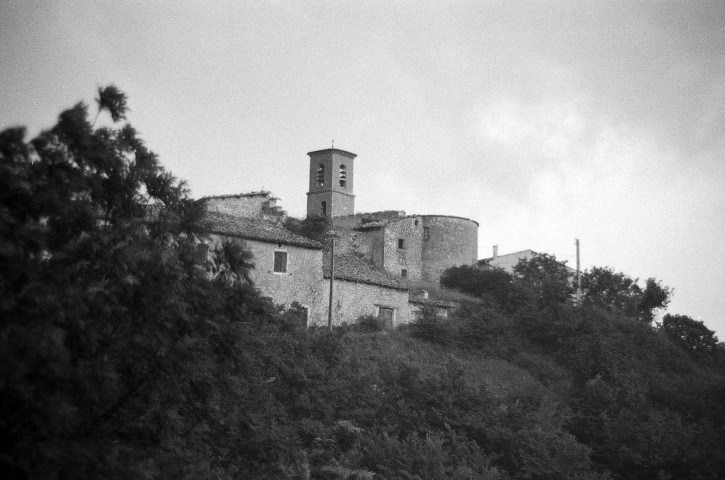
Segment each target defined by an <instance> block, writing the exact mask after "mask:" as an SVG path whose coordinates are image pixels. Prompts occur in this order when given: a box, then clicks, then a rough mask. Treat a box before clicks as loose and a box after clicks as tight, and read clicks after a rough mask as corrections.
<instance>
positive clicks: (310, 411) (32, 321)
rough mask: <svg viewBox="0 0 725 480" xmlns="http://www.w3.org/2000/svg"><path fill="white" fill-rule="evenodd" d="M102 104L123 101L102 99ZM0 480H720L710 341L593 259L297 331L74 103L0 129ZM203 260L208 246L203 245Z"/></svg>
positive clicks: (236, 262) (721, 369) (246, 265)
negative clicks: (40, 123)
mask: <svg viewBox="0 0 725 480" xmlns="http://www.w3.org/2000/svg"><path fill="white" fill-rule="evenodd" d="M98 102H99V112H101V111H104V110H108V112H109V113H110V114H111V117H112V118H113V119H114V120H116V119H120V118H123V114H124V112H125V110H126V107H125V104H126V98H125V95H123V94H122V93H121V92H119V91H118V90H117V89H115V88H112V87H109V88H105V89H100V90H99V99H98ZM0 155H1V157H0V205H1V206H2V211H1V212H0V213H1V214H0V267H1V268H0V318H2V322H0V476H2V477H3V478H18V479H41V478H42V479H46V478H51V479H65V478H80V479H84V478H88V479H91V478H109V479H114V478H118V479H126V478H215V479H218V478H244V479H249V478H288V479H310V478H315V479H317V478H322V479H373V478H380V479H448V478H454V479H481V478H483V479H500V480H504V479H522V480H523V479H542V480H543V479H551V480H558V479H608V478H616V479H679V478H688V479H713V480H715V479H720V478H724V477H725V456H724V455H723V452H725V351H724V349H723V345H722V344H721V343H717V339H716V338H715V337H714V335H713V332H711V331H709V330H708V329H707V328H705V327H704V325H703V324H702V323H701V322H696V321H694V320H692V319H690V318H689V317H686V316H682V315H668V316H665V317H664V318H663V321H662V323H661V325H657V324H654V323H652V318H653V312H655V311H656V310H657V309H658V308H661V307H662V306H663V305H666V303H667V300H668V296H669V290H668V289H667V287H664V286H662V285H660V284H659V282H657V281H656V280H654V279H648V280H647V282H646V285H645V287H644V288H641V287H639V286H638V285H637V283H636V282H633V281H631V280H632V279H629V277H627V276H626V275H624V274H618V273H616V272H612V271H611V269H606V268H602V269H598V270H593V271H592V272H589V273H588V274H587V276H586V277H585V280H586V282H585V284H586V292H585V295H584V297H583V300H582V302H581V303H580V304H578V305H574V304H573V302H572V296H571V293H572V292H571V284H570V281H569V274H568V273H567V272H566V271H563V270H561V268H560V267H561V264H560V263H558V262H556V259H554V258H553V257H548V256H542V257H539V258H538V259H536V260H532V261H530V262H528V263H527V262H525V263H522V264H520V265H519V266H517V267H516V269H515V273H514V275H510V274H507V273H505V272H503V271H497V270H490V271H481V270H478V269H474V268H471V267H457V268H454V269H451V270H448V271H447V272H446V274H444V276H443V281H442V283H443V285H444V287H446V288H448V289H457V290H460V291H462V292H464V294H465V295H464V294H460V295H457V296H456V298H457V299H459V300H461V301H463V300H464V299H466V298H470V297H471V296H472V297H474V298H475V299H476V301H475V302H462V305H461V307H460V308H459V309H458V310H457V312H456V313H455V314H453V315H451V317H450V318H447V319H443V318H438V317H436V316H435V314H433V313H432V312H429V311H424V313H423V315H422V316H421V318H419V319H418V321H417V322H416V323H413V324H411V325H408V326H404V327H401V328H398V329H397V330H390V331H385V330H382V329H381V328H380V323H379V322H378V321H377V319H375V318H372V317H363V318H360V319H350V320H351V321H352V322H356V323H355V324H354V325H351V326H344V327H339V328H335V329H333V330H328V329H320V328H312V329H307V328H303V327H301V326H300V325H301V324H304V323H303V322H301V318H303V317H302V315H303V313H304V312H303V310H302V309H301V308H300V307H299V306H298V305H291V306H289V307H288V308H285V307H281V306H276V305H273V304H272V303H271V302H270V300H269V299H267V298H263V297H262V296H261V295H260V293H259V291H257V290H256V289H255V288H254V285H253V284H252V283H251V282H250V277H249V272H250V269H252V268H253V260H254V259H253V258H251V257H250V254H249V252H248V251H246V250H245V249H244V244H243V243H240V242H234V241H229V242H225V243H223V244H221V246H220V247H219V248H217V249H216V250H215V251H214V252H213V258H214V261H213V262H208V261H207V260H206V255H203V256H202V255H199V248H198V247H199V243H198V240H199V238H203V237H204V236H205V235H207V234H208V225H205V224H204V222H203V219H202V216H201V213H200V211H199V209H198V205H197V204H196V203H195V202H193V201H192V200H191V199H189V198H188V196H187V192H186V190H185V188H184V184H183V182H180V181H178V180H176V179H175V178H174V177H173V176H171V175H170V174H169V173H168V172H166V171H165V170H164V169H163V167H162V166H161V165H160V164H159V162H158V159H157V157H156V156H155V155H154V154H153V153H152V152H150V151H149V150H147V149H146V147H145V145H144V144H143V142H142V141H141V140H140V139H139V138H138V137H137V135H136V132H135V130H134V129H133V128H132V127H131V126H130V125H128V124H126V125H124V126H123V127H122V128H118V129H112V128H98V129H94V127H93V126H92V125H91V124H90V123H89V121H88V107H87V106H86V105H85V104H83V103H80V104H78V105H76V106H75V107H73V108H72V109H69V110H67V111H65V112H63V113H62V114H61V115H60V117H59V120H58V123H57V124H56V125H55V126H54V127H53V128H52V129H50V130H48V131H44V132H43V133H41V134H40V135H39V136H38V137H37V138H35V139H33V140H32V141H30V142H26V140H25V131H24V129H22V128H13V129H8V130H5V131H3V132H2V133H0ZM204 253H205V254H206V252H204Z"/></svg>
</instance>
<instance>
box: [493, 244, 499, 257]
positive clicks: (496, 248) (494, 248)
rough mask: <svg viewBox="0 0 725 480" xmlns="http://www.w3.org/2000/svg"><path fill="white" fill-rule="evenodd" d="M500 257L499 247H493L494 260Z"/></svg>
mask: <svg viewBox="0 0 725 480" xmlns="http://www.w3.org/2000/svg"><path fill="white" fill-rule="evenodd" d="M496 257H498V245H494V246H493V258H496Z"/></svg>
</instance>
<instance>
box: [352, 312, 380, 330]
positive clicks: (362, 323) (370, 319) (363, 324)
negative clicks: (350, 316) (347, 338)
mask: <svg viewBox="0 0 725 480" xmlns="http://www.w3.org/2000/svg"><path fill="white" fill-rule="evenodd" d="M355 330H357V331H358V332H364V333H374V332H380V331H382V330H385V323H384V322H383V321H382V320H380V319H379V318H378V317H376V316H375V315H362V316H361V317H359V318H358V319H357V321H356V322H355Z"/></svg>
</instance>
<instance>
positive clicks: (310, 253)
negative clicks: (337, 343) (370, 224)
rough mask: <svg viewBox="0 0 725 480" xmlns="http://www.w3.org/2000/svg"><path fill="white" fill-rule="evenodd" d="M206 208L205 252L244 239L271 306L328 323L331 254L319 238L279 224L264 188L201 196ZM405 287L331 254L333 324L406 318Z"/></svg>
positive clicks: (258, 282) (350, 257)
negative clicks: (291, 307) (299, 311)
mask: <svg viewBox="0 0 725 480" xmlns="http://www.w3.org/2000/svg"><path fill="white" fill-rule="evenodd" d="M200 201H201V202H202V203H203V204H204V206H205V209H206V211H207V215H206V221H207V224H208V231H209V233H210V234H209V236H208V239H207V240H206V243H207V246H208V249H207V250H208V252H213V251H214V250H215V249H216V248H218V247H219V246H220V245H221V243H222V242H223V241H224V240H225V239H237V240H239V241H242V242H243V246H244V247H245V249H247V250H249V251H250V252H251V253H252V255H253V257H254V268H253V269H252V271H251V272H250V277H251V280H252V282H253V283H254V285H255V286H256V287H257V288H258V289H259V291H260V292H261V293H262V295H264V296H268V297H270V298H271V299H272V300H273V301H274V302H275V303H276V304H283V305H287V306H289V305H291V304H292V303H293V302H297V303H298V304H300V305H301V306H302V307H303V308H304V310H305V311H306V312H307V325H308V326H312V325H327V322H328V309H329V305H330V302H329V300H330V296H329V286H330V276H331V268H330V258H331V252H329V251H328V252H325V251H324V249H323V245H322V244H321V243H320V242H317V241H314V240H310V239H309V238H306V237H302V236H300V235H297V234H295V233H293V232H290V231H289V230H287V229H285V228H284V227H283V219H284V217H285V216H284V213H283V212H281V211H279V210H278V209H275V203H274V202H275V199H274V198H273V197H272V196H271V194H270V193H269V192H252V193H249V194H239V195H220V196H215V197H207V198H204V199H202V200H200ZM408 300H409V296H408V287H407V286H406V285H405V284H403V283H402V282H401V281H400V280H398V279H396V278H395V277H393V276H391V275H389V274H387V273H386V272H384V271H381V270H378V269H376V268H375V267H374V266H373V265H370V264H369V263H367V262H365V261H363V260H361V259H360V258H359V257H358V256H355V255H345V254H336V255H335V279H334V295H333V306H332V323H333V325H340V324H343V323H351V322H354V321H355V320H356V319H357V318H359V317H361V316H363V315H373V316H377V317H380V318H382V319H383V320H384V321H385V322H386V323H388V324H389V325H390V326H396V325H401V324H405V323H409V322H410V321H411V315H410V307H409V304H408Z"/></svg>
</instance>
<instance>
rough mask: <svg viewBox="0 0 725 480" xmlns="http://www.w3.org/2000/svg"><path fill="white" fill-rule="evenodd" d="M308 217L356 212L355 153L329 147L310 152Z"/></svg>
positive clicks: (333, 215) (337, 215) (334, 215)
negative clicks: (354, 186)
mask: <svg viewBox="0 0 725 480" xmlns="http://www.w3.org/2000/svg"><path fill="white" fill-rule="evenodd" d="M307 155H309V157H310V190H309V192H307V216H308V217H309V216H322V217H328V218H331V217H341V216H344V215H353V214H354V213H355V195H354V194H353V193H352V192H353V180H354V177H355V175H354V172H355V170H354V165H355V163H354V161H355V157H357V155H355V154H354V153H350V152H346V151H344V150H339V149H337V148H327V149H325V150H317V151H314V152H309V153H308V154H307Z"/></svg>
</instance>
